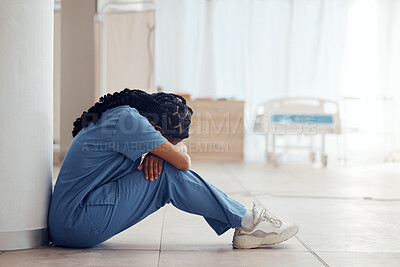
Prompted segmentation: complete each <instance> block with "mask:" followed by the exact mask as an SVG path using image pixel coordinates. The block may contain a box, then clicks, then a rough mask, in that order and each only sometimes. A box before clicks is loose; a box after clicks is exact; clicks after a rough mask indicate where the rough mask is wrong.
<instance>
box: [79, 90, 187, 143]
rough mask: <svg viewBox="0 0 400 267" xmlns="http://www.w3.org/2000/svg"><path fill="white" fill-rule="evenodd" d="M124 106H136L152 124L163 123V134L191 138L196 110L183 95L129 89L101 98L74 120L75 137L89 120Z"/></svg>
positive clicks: (93, 121) (90, 121) (159, 124)
mask: <svg viewBox="0 0 400 267" xmlns="http://www.w3.org/2000/svg"><path fill="white" fill-rule="evenodd" d="M123 105H129V106H130V107H132V108H135V109H137V110H138V111H139V113H140V114H141V115H142V116H144V117H146V118H147V119H148V120H149V122H150V123H151V124H152V125H158V126H160V127H161V132H162V134H163V135H166V136H170V137H173V138H179V139H184V138H188V137H189V126H190V123H191V117H192V114H193V111H192V109H191V108H190V107H189V106H187V105H186V100H185V99H184V98H183V97H182V96H180V95H176V94H171V93H164V92H160V93H153V94H148V93H146V92H144V91H141V90H137V89H135V90H130V89H128V88H126V89H124V90H123V91H121V92H115V93H114V94H107V95H105V96H102V97H100V100H99V102H97V103H96V104H94V106H93V107H91V108H89V110H88V111H84V112H83V113H82V116H81V117H79V118H77V119H76V120H75V122H74V129H73V131H72V136H73V137H75V136H76V135H77V134H78V133H79V131H80V130H82V128H85V127H87V126H88V125H89V124H90V123H94V124H96V123H97V121H98V120H99V119H100V118H101V116H102V114H103V113H104V112H105V111H107V110H109V109H112V108H115V107H118V106H123Z"/></svg>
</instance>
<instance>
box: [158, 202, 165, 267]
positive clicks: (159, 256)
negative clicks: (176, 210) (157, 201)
mask: <svg viewBox="0 0 400 267" xmlns="http://www.w3.org/2000/svg"><path fill="white" fill-rule="evenodd" d="M165 212H166V209H165V208H164V211H163V219H162V223H161V237H160V246H159V248H158V262H157V267H158V266H160V259H161V247H162V239H163V233H164V221H165Z"/></svg>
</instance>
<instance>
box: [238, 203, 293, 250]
mask: <svg viewBox="0 0 400 267" xmlns="http://www.w3.org/2000/svg"><path fill="white" fill-rule="evenodd" d="M253 225H254V226H253V227H252V228H251V229H246V228H244V227H242V228H236V230H235V234H234V235H233V241H232V243H233V247H234V248H257V247H260V246H265V245H274V244H278V243H281V242H283V241H286V240H288V239H290V238H292V237H293V236H295V235H296V234H297V232H298V231H299V227H298V226H297V225H296V224H286V223H283V222H282V221H281V220H279V219H278V218H276V217H274V216H272V215H271V214H269V213H268V212H267V210H266V209H265V208H263V207H262V206H261V205H259V204H256V203H253Z"/></svg>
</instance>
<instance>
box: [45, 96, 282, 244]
mask: <svg viewBox="0 0 400 267" xmlns="http://www.w3.org/2000/svg"><path fill="white" fill-rule="evenodd" d="M192 114H193V112H192V110H191V109H190V108H189V107H188V106H187V105H186V101H185V99H184V98H182V97H181V96H178V95H175V94H168V93H154V94H147V93H146V92H143V91H140V90H129V89H125V90H123V91H121V92H116V93H114V94H113V95H111V94H108V95H106V96H104V97H101V98H100V101H99V102H97V103H96V104H95V105H94V106H93V107H91V108H90V109H89V110H88V111H87V112H83V114H82V116H81V117H80V118H78V119H77V120H76V121H75V122H74V129H73V132H72V135H73V137H74V138H73V140H72V143H71V145H70V147H69V149H68V152H67V154H66V155H65V159H64V161H63V164H62V167H61V170H60V173H59V176H58V179H57V182H56V185H55V188H54V193H53V197H52V200H51V205H50V210H49V218H48V225H49V231H50V236H51V239H52V242H53V244H56V245H59V246H65V247H80V248H83V247H92V246H95V245H97V244H99V243H102V242H104V241H105V240H107V239H109V238H111V237H112V236H114V235H116V234H118V233H119V232H121V231H123V230H125V229H127V228H129V227H131V226H132V225H134V224H136V223H137V222H139V221H141V220H143V219H144V218H145V217H146V216H148V215H150V214H151V213H153V212H155V211H157V210H158V209H159V208H161V207H163V206H164V205H165V204H166V203H171V204H172V205H174V206H175V207H177V208H178V209H180V210H183V211H186V212H190V213H193V214H197V215H201V216H203V217H204V218H205V220H206V221H207V222H208V224H209V225H210V226H211V227H212V229H213V230H214V231H215V232H216V233H217V234H218V235H221V234H223V233H224V232H226V231H227V230H228V229H230V228H240V227H242V226H243V222H246V220H245V217H246V216H247V217H248V218H249V219H248V220H247V225H248V228H243V227H242V228H240V229H242V230H243V231H244V229H247V230H249V229H250V226H251V227H253V226H254V225H253V222H255V219H259V220H261V221H266V220H267V219H266V217H265V214H264V215H262V214H261V211H260V212H258V213H260V214H258V213H257V210H256V211H255V210H254V208H253V211H247V210H246V208H245V207H244V206H243V205H242V204H240V203H238V202H236V201H234V200H233V199H231V198H229V197H228V196H227V195H226V194H225V193H223V192H221V191H220V190H219V189H217V188H216V187H214V186H213V185H211V184H209V183H208V182H207V181H205V180H204V179H202V178H201V177H200V176H199V175H198V174H196V173H195V172H194V171H192V170H189V168H190V157H189V156H188V154H187V149H186V146H185V145H184V144H182V142H181V141H182V140H183V139H185V138H187V137H189V126H190V123H191V116H192ZM142 158H143V159H144V160H143V162H142ZM254 211H255V212H254ZM245 215H246V216H245ZM254 216H257V218H256V217H254ZM263 216H264V217H263ZM253 217H254V220H253ZM253 228H254V227H253ZM253 230H254V229H253ZM257 232H258V231H257ZM235 235H236V233H235ZM245 235H246V233H245V232H243V233H242V234H241V235H240V238H242V236H245ZM248 235H250V234H248ZM238 238H239V237H238ZM282 241H283V240H282ZM243 242H244V241H243ZM246 242H247V241H246ZM243 244H244V243H243ZM246 244H247V243H246ZM237 247H240V246H239V245H238V246H237ZM242 247H243V246H242Z"/></svg>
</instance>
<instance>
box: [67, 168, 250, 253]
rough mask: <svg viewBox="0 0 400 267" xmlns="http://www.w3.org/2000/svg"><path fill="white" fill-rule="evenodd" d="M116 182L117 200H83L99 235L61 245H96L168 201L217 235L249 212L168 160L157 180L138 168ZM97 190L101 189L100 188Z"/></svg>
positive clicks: (84, 209)
mask: <svg viewBox="0 0 400 267" xmlns="http://www.w3.org/2000/svg"><path fill="white" fill-rule="evenodd" d="M113 183H117V185H116V186H115V188H116V191H117V192H115V201H114V203H110V204H93V203H92V204H90V205H88V204H85V203H83V206H82V207H81V208H82V211H83V212H85V213H86V214H87V216H88V218H89V220H90V222H91V223H92V226H93V227H94V228H95V229H96V232H97V234H96V235H94V236H93V237H92V238H90V239H89V240H84V241H83V240H82V241H78V242H74V243H73V244H65V243H64V244H61V245H63V246H71V247H92V246H95V245H97V244H99V243H102V242H104V241H105V240H107V239H109V238H111V237H112V236H114V235H116V234H117V233H119V232H121V231H123V230H125V229H127V228H129V227H131V226H132V225H134V224H136V223H138V222H139V221H141V220H143V219H144V218H145V217H147V216H148V215H150V214H152V213H153V212H155V211H157V210H158V209H159V208H161V207H163V206H164V205H165V204H166V203H172V205H174V206H175V207H177V208H178V209H180V210H182V211H186V212H189V213H192V214H197V215H201V216H203V217H204V218H205V220H206V221H207V223H208V224H209V225H210V226H211V228H212V229H213V230H214V231H215V232H216V233H217V234H218V235H221V234H223V233H224V232H226V231H227V230H228V229H230V228H233V227H240V226H241V222H242V218H243V216H244V214H245V212H246V209H245V207H244V206H243V205H242V204H240V203H238V202H236V201H235V200H233V199H231V198H229V197H228V196H227V195H226V194H225V193H224V192H222V191H220V190H219V189H218V188H216V187H215V186H213V185H211V184H210V183H208V182H207V181H205V180H204V179H203V178H201V177H200V176H199V175H198V174H197V173H195V172H194V171H192V170H187V171H181V170H178V169H177V168H175V167H174V166H173V165H171V164H170V163H168V162H165V161H164V163H163V168H162V172H161V175H160V176H159V178H158V179H157V180H154V181H150V180H146V179H145V178H144V174H143V171H136V170H135V171H133V172H132V173H130V174H128V175H126V176H124V177H122V178H120V179H118V180H116V181H114V182H113ZM106 185H107V184H106ZM96 190H102V189H101V187H99V188H98V189H96Z"/></svg>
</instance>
